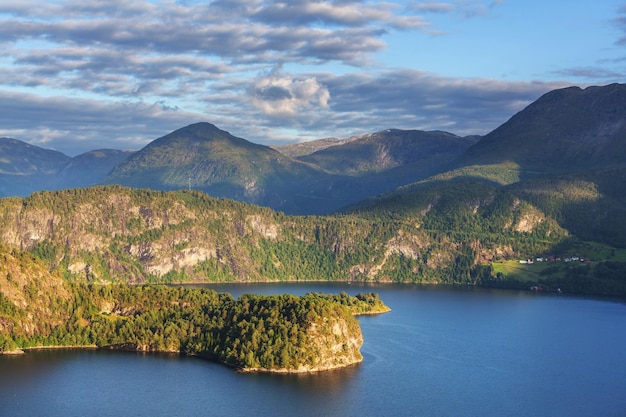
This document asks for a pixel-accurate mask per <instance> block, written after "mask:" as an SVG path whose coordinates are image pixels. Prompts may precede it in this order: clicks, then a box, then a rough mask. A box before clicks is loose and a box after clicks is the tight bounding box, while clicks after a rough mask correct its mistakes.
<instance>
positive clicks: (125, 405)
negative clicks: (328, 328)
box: [0, 283, 626, 417]
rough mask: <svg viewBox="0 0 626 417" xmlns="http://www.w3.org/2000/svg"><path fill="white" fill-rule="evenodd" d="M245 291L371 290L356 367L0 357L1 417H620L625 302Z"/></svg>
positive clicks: (418, 292)
mask: <svg viewBox="0 0 626 417" xmlns="http://www.w3.org/2000/svg"><path fill="white" fill-rule="evenodd" d="M209 287H210V288H214V289H216V290H217V291H225V292H230V293H231V294H233V296H235V297H238V296H240V295H241V294H243V293H255V294H282V293H291V294H296V295H303V294H305V293H307V292H311V291H318V292H325V293H338V292H340V291H346V292H347V293H349V294H352V295H354V294H357V293H358V292H365V291H375V292H378V293H379V294H380V296H381V298H382V299H383V300H384V301H385V303H386V304H387V305H389V306H390V307H391V309H392V311H391V312H390V313H387V314H383V315H378V316H364V317H360V318H359V321H360V324H361V328H362V331H363V336H364V339H365V342H364V344H363V347H362V353H363V356H364V361H363V362H362V363H361V364H359V365H357V366H353V367H350V368H346V369H341V370H337V371H331V372H324V373H319V374H313V375H265V374H240V373H237V372H234V371H233V370H232V369H229V368H226V367H224V366H223V365H220V364H217V363H212V362H209V361H205V360H201V359H197V358H189V357H182V356H178V355H166V354H135V353H123V352H108V351H107V352H105V351H92V350H69V351H68V350H46V351H31V352H29V353H27V354H26V355H21V356H15V357H12V356H2V357H0V416H16V417H17V416H85V415H89V416H119V415H124V416H233V415H244V414H254V415H255V416H295V415H298V416H531V415H532V416H623V415H625V414H626V396H625V395H624V392H626V358H625V357H624V352H625V348H626V304H625V303H623V302H620V301H615V300H602V299H589V298H577V297H569V296H566V295H557V294H537V293H530V292H523V291H522V292H517V291H501V290H487V289H477V288H465V287H462V288H457V287H440V286H439V287H438V286H398V285H373V286H360V285H355V284H353V285H347V284H333V283H298V284H224V285H210V286H209Z"/></svg>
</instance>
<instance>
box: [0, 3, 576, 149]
mask: <svg viewBox="0 0 626 417" xmlns="http://www.w3.org/2000/svg"><path fill="white" fill-rule="evenodd" d="M499 5H500V2H498V1H479V0H475V1H474V0H465V1H447V2H434V1H432V2H431V1H418V2H394V1H388V2H379V1H366V0H335V1H316V0H292V1H271V0H268V1H265V0H231V1H227V0H218V1H213V2H206V1H184V2H183V1H181V2H172V1H147V0H80V1H79V0H67V1H59V2H46V3H42V2H39V1H34V0H31V1H28V0H21V1H17V0H8V1H7V0H5V1H2V2H0V136H10V137H14V138H17V139H21V140H25V141H28V142H30V143H33V144H37V145H39V146H43V147H48V148H53V149H58V150H60V151H62V152H65V153H67V154H69V155H75V154H77V153H80V152H84V151H87V150H91V149H97V148H117V149H120V148H139V147H141V146H143V145H145V144H147V143H148V142H149V141H151V140H153V139H155V138H157V137H160V136H162V135H165V134H167V133H169V132H170V131H172V130H174V129H177V128H179V127H182V126H185V125H188V124H190V123H195V122H197V121H208V122H211V123H214V124H216V125H217V126H218V127H220V128H222V129H225V130H229V131H231V133H233V134H235V135H237V136H241V137H245V138H246V139H249V140H251V141H253V142H257V143H278V142H286V141H299V140H308V139H317V138H321V137H328V136H339V137H346V136H349V135H352V134H357V133H365V132H372V131H375V130H379V129H386V128H392V127H393V128H406V129H424V130H429V129H441V130H449V131H451V132H453V133H456V134H483V133H487V132H488V131H490V130H491V129H493V128H495V127H497V126H498V125H499V124H501V123H503V122H504V121H506V119H507V118H508V117H510V116H511V115H512V114H513V113H515V112H516V111H518V110H520V109H522V108H523V107H524V106H525V105H527V104H528V103H530V102H531V101H533V100H535V99H537V98H538V97H539V96H540V95H541V94H543V93H545V92H547V91H548V90H550V89H553V88H558V87H562V86H565V85H567V84H566V83H562V82H552V83H542V82H503V81H496V80H489V79H455V78H449V77H443V76H438V75H437V74H430V73H426V72H422V71H419V70H417V69H409V68H394V67H393V66H391V65H389V63H384V62H378V61H377V53H379V52H381V51H384V50H385V49H386V48H387V47H388V42H389V39H390V37H392V36H393V35H394V34H396V33H415V34H416V36H417V35H419V36H421V37H424V38H427V37H428V36H432V34H434V33H436V32H437V30H438V28H437V25H436V23H434V21H431V20H429V19H430V17H431V16H434V15H442V14H455V15H457V16H459V18H464V19H467V18H480V17H481V16H487V15H489V14H490V13H492V11H493V10H496V9H497V8H498V7H499ZM581 71H582V70H581ZM570 74H573V72H570Z"/></svg>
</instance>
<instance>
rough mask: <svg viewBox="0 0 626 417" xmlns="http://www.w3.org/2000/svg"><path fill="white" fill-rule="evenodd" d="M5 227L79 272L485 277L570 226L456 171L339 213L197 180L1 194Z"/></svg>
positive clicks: (149, 277) (143, 277)
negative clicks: (227, 196)
mask: <svg viewBox="0 0 626 417" xmlns="http://www.w3.org/2000/svg"><path fill="white" fill-rule="evenodd" d="M0 237H1V238H2V240H3V241H4V242H5V243H6V244H7V245H9V246H10V247H12V248H16V249H19V250H25V251H29V252H30V253H32V254H34V255H35V256H37V257H38V258H40V259H42V260H43V261H45V262H46V263H47V265H48V267H49V268H50V269H51V270H54V271H58V273H60V274H62V275H64V276H65V277H66V278H67V279H69V280H70V281H77V282H92V283H95V282H125V283H145V282H215V281H280V280H342V281H370V282H441V283H465V284H478V283H480V282H482V280H484V279H489V277H490V269H489V262H490V261H492V260H494V259H515V258H518V257H521V258H526V257H529V256H534V255H536V254H539V253H544V252H546V251H550V250H552V248H554V247H555V246H556V245H559V244H560V243H562V242H563V241H564V240H565V239H567V237H568V232H567V231H566V230H565V229H563V228H561V227H560V226H559V225H558V224H557V222H556V221H554V219H552V218H551V217H549V216H547V215H545V213H543V212H542V211H540V210H538V209H537V208H536V207H535V206H533V205H532V204H530V203H528V202H526V201H524V200H521V199H520V198H519V197H516V196H515V195H514V194H512V193H510V192H507V191H506V190H504V189H499V188H496V187H492V186H489V185H486V184H483V183H477V182H471V181H466V182H459V181H453V182H450V183H448V184H447V185H446V186H440V185H437V186H435V185H430V186H429V185H428V184H426V185H425V186H423V187H420V188H419V191H416V192H399V193H397V194H395V195H390V196H389V197H386V198H384V199H378V200H376V201H375V202H372V203H371V205H369V206H362V207H360V208H358V209H356V208H355V209H354V210H353V211H350V212H345V213H343V214H338V215H335V216H324V217H318V216H305V217H302V216H286V215H284V214H281V213H278V212H274V211H272V210H270V209H267V208H262V207H257V206H252V205H248V204H244V203H238V202H234V201H231V200H219V199H214V198H211V197H209V196H207V195H206V194H203V193H200V192H195V191H176V192H159V191H149V190H140V189H130V188H124V187H118V186H109V187H95V188H85V189H72V190H64V191H55V192H43V193H37V194H33V195H31V196H29V197H27V198H24V199H20V198H12V199H3V200H0Z"/></svg>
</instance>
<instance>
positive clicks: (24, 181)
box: [0, 138, 71, 196]
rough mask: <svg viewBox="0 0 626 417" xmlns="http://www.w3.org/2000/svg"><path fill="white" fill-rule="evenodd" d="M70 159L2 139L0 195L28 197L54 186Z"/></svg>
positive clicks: (18, 142) (53, 152)
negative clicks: (56, 175)
mask: <svg viewBox="0 0 626 417" xmlns="http://www.w3.org/2000/svg"><path fill="white" fill-rule="evenodd" d="M70 159H71V158H70V157H69V156H67V155H64V154H62V153H61V152H57V151H53V150H49V149H44V148H40V147H38V146H34V145H29V144H28V143H25V142H22V141H19V140H17V139H11V138H0V196H11V195H27V194H30V193H31V192H33V191H36V190H42V189H46V188H49V187H51V186H52V183H53V180H54V175H55V174H57V173H58V172H59V171H60V170H61V169H62V168H63V166H64V165H65V164H66V163H67V162H68V161H69V160H70Z"/></svg>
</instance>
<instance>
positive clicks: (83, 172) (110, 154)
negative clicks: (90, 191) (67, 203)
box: [55, 149, 134, 189]
mask: <svg viewBox="0 0 626 417" xmlns="http://www.w3.org/2000/svg"><path fill="white" fill-rule="evenodd" d="M133 153H134V151H129V150H117V149H98V150H95V151H89V152H85V153H83V154H80V155H78V156H75V157H74V158H72V159H70V161H69V162H67V163H66V164H65V166H64V167H63V169H62V170H61V171H59V173H58V174H57V175H56V178H55V184H56V187H55V188H56V189H60V188H74V187H88V186H91V185H94V184H97V183H99V182H100V181H102V179H103V178H105V177H106V176H107V175H108V174H109V173H110V172H111V170H112V169H113V168H115V167H116V166H117V165H118V164H120V163H121V162H122V161H124V160H125V159H126V158H128V157H129V156H130V155H132V154H133Z"/></svg>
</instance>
